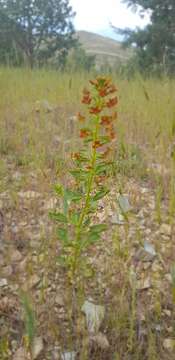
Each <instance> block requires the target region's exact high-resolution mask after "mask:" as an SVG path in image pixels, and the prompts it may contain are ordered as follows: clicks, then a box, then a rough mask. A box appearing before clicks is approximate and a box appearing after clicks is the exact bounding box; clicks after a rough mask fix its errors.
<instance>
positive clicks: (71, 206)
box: [51, 77, 118, 279]
mask: <svg viewBox="0 0 175 360" xmlns="http://www.w3.org/2000/svg"><path fill="white" fill-rule="evenodd" d="M90 87H91V88H90V90H88V89H84V90H83V98H82V103H83V104H85V105H86V108H87V109H86V114H85V115H84V114H81V113H78V116H77V118H78V121H79V123H80V125H81V127H80V133H79V136H80V138H81V139H82V141H83V146H82V148H81V150H80V151H79V152H76V153H73V154H72V161H73V168H72V169H71V170H70V174H71V175H72V176H73V178H74V181H73V186H72V187H70V188H64V187H63V186H60V185H56V187H55V189H56V193H57V195H59V196H61V197H62V200H63V211H62V212H58V211H55V212H52V214H51V216H52V218H54V219H55V220H56V221H57V222H58V224H59V226H58V237H59V240H60V241H62V244H63V247H62V251H63V252H62V255H61V260H62V261H63V263H64V265H65V266H67V268H68V270H69V272H68V273H69V276H70V277H71V279H75V277H76V276H77V275H78V272H79V269H80V267H81V268H82V266H84V264H85V262H84V261H85V258H84V257H83V256H82V255H83V253H84V251H85V250H87V248H88V247H89V246H90V245H91V244H94V243H95V242H96V241H97V240H99V239H100V235H101V233H102V232H103V231H105V230H106V228H107V226H106V224H104V223H101V224H94V222H93V219H94V213H96V211H97V205H98V201H99V200H100V199H102V198H103V197H104V196H105V195H106V194H107V193H108V192H109V189H108V188H107V186H106V178H107V177H108V176H109V174H110V169H111V165H112V148H113V146H112V145H113V142H114V139H115V137H116V134H115V126H114V124H115V120H116V119H117V112H116V111H114V110H113V108H114V107H115V106H116V105H117V102H118V98H117V96H115V95H113V94H116V91H117V89H116V87H115V86H114V85H113V84H112V82H111V80H110V79H108V78H105V77H97V78H96V79H95V80H90Z"/></svg>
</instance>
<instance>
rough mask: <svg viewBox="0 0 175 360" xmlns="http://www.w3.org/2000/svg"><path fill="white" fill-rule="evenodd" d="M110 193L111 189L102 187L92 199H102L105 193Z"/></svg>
mask: <svg viewBox="0 0 175 360" xmlns="http://www.w3.org/2000/svg"><path fill="white" fill-rule="evenodd" d="M108 193H109V190H107V189H102V190H100V191H98V192H97V193H96V194H95V196H93V198H92V200H93V201H97V200H100V199H102V198H103V197H104V196H105V195H107V194H108Z"/></svg>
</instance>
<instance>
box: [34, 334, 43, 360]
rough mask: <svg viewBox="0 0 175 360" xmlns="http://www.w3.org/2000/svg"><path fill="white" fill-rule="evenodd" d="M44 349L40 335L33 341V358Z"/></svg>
mask: <svg viewBox="0 0 175 360" xmlns="http://www.w3.org/2000/svg"><path fill="white" fill-rule="evenodd" d="M43 349H44V343H43V339H42V337H36V338H35V339H34V341H33V346H32V356H33V360H35V359H37V358H38V356H39V355H40V354H41V353H42V351H43Z"/></svg>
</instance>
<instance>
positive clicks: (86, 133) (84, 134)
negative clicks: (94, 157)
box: [80, 129, 91, 138]
mask: <svg viewBox="0 0 175 360" xmlns="http://www.w3.org/2000/svg"><path fill="white" fill-rule="evenodd" d="M89 135H91V131H90V130H88V129H81V130H80V137H81V138H86V137H88V136H89Z"/></svg>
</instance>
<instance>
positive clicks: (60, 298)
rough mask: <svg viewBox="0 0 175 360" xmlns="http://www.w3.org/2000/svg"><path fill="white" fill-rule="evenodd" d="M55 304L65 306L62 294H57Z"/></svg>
mask: <svg viewBox="0 0 175 360" xmlns="http://www.w3.org/2000/svg"><path fill="white" fill-rule="evenodd" d="M55 303H56V304H57V305H59V306H64V300H63V297H62V296H61V295H60V294H57V295H56V297H55Z"/></svg>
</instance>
